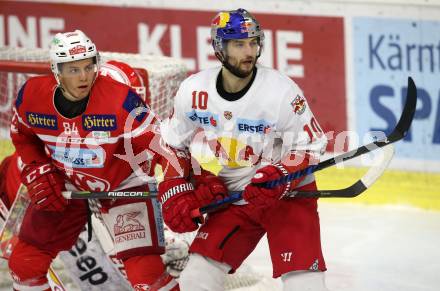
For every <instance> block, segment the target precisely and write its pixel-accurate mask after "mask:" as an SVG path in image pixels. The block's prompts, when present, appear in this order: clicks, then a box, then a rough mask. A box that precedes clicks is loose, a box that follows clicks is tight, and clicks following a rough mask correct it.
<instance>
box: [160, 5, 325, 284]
mask: <svg viewBox="0 0 440 291" xmlns="http://www.w3.org/2000/svg"><path fill="white" fill-rule="evenodd" d="M211 37H212V44H213V47H214V51H215V55H216V56H217V58H218V59H219V60H220V62H221V63H222V66H221V67H217V68H212V69H207V70H204V71H201V72H199V73H197V74H194V75H192V76H190V77H189V78H187V79H186V80H185V81H183V82H182V84H181V85H180V88H179V90H178V92H177V94H176V98H175V101H174V102H175V103H174V113H173V115H172V116H171V117H170V118H168V119H167V120H164V121H163V122H162V124H161V132H162V138H163V139H164V140H165V142H166V143H167V144H168V145H169V146H172V147H174V148H178V149H180V150H184V149H188V148H190V149H194V148H195V147H190V145H192V143H194V142H199V143H203V144H204V145H206V147H210V148H211V150H212V151H213V152H214V153H215V157H216V158H217V159H218V161H219V162H220V166H221V169H220V171H219V173H218V177H217V179H219V178H221V179H222V180H223V181H224V182H225V184H226V185H227V188H228V190H229V191H243V198H244V199H243V200H241V201H239V202H237V203H235V204H234V205H231V206H229V207H228V208H226V209H222V210H219V211H217V212H214V213H211V214H209V215H208V218H207V219H206V222H205V223H204V224H203V225H202V226H201V228H200V229H199V232H198V235H197V236H196V238H195V239H194V241H193V243H192V245H191V247H190V252H191V255H190V259H189V262H188V265H187V266H186V268H185V269H184V270H183V272H182V274H181V277H180V282H179V283H180V286H181V288H182V289H183V290H192V291H198V290H210V291H217V290H223V283H224V279H225V275H226V274H227V273H228V272H233V271H234V270H235V269H237V268H238V267H239V266H240V265H241V263H242V262H243V261H244V260H245V259H246V257H247V256H248V255H249V254H250V253H251V252H252V251H253V249H254V248H255V247H256V245H257V243H258V241H259V240H260V239H261V238H262V237H263V236H264V235H265V234H267V239H268V243H269V248H270V254H271V258H272V264H273V276H274V277H280V276H281V278H282V281H283V288H284V289H283V290H314V291H323V290H327V289H326V287H325V284H324V273H323V271H325V270H326V266H325V262H324V258H323V255H322V251H321V243H320V228H319V217H318V213H317V201H316V199H307V198H297V199H290V200H286V199H282V198H283V195H284V194H285V193H287V192H288V191H292V190H303V191H309V190H310V191H312V190H315V189H316V184H315V179H314V176H313V175H308V176H306V177H304V178H299V179H296V180H293V181H291V182H289V183H286V184H283V185H278V186H276V187H275V188H270V189H269V188H264V187H262V186H261V183H264V182H266V181H272V180H277V179H280V178H282V177H284V176H287V175H288V174H289V173H293V172H296V171H298V170H300V169H304V168H306V167H307V166H308V165H309V164H310V163H314V162H316V161H317V159H318V158H319V156H320V155H321V154H322V152H323V151H324V149H325V147H326V144H327V140H326V137H325V135H324V134H323V132H322V130H321V129H320V127H319V124H318V123H317V121H316V119H315V117H314V116H313V114H312V112H311V110H310V107H309V105H308V103H307V101H306V99H305V97H304V95H303V93H302V91H301V90H300V88H299V87H298V85H297V84H295V83H294V82H293V81H292V80H291V79H290V78H289V77H288V76H286V75H284V74H282V73H281V72H278V71H276V70H273V69H270V68H266V67H263V66H261V65H257V64H256V62H257V59H258V57H259V56H260V54H261V51H262V48H263V43H264V34H263V31H262V29H261V27H260V25H259V23H258V22H257V20H256V19H255V17H253V16H252V15H251V14H250V13H249V12H248V11H246V10H244V9H238V10H233V11H222V12H220V13H218V14H217V15H216V16H215V18H214V19H213V21H212V24H211ZM200 132H202V133H203V134H202V135H200V134H199V133H200ZM202 147H203V146H202ZM206 147H205V148H206ZM179 182H180V183H183V182H182V181H177V180H175V179H172V180H168V179H165V180H164V182H162V183H161V184H160V185H159V192H160V200H161V203H162V205H163V207H162V209H163V216H164V221H165V223H167V225H168V226H169V227H170V228H171V229H172V230H175V231H180V232H187V231H192V230H194V229H195V228H196V225H195V222H194V221H192V219H191V216H190V215H189V213H188V212H186V211H182V209H183V206H182V205H189V206H190V207H194V204H192V203H191V196H193V193H191V191H185V190H184V189H183V188H181V189H183V190H181V191H174V192H171V191H169V190H168V189H170V187H173V186H175V185H176V184H177V183H179ZM188 201H189V202H188Z"/></svg>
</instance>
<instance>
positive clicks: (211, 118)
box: [186, 110, 219, 127]
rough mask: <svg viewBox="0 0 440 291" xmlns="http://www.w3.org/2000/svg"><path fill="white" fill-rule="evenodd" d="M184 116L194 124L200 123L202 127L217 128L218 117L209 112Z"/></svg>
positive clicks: (198, 112) (187, 113)
mask: <svg viewBox="0 0 440 291" xmlns="http://www.w3.org/2000/svg"><path fill="white" fill-rule="evenodd" d="M186 116H187V117H188V118H189V119H190V120H191V121H194V122H196V123H200V124H201V125H202V126H204V127H217V125H218V122H219V121H218V120H219V119H218V115H217V114H213V113H211V112H202V111H195V110H193V111H191V112H186Z"/></svg>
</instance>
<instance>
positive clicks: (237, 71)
mask: <svg viewBox="0 0 440 291" xmlns="http://www.w3.org/2000/svg"><path fill="white" fill-rule="evenodd" d="M229 59H230V57H229V56H227V57H226V60H225V61H224V62H223V66H225V68H226V69H228V71H229V72H231V73H232V74H233V75H234V76H236V77H238V78H242V79H244V78H246V77H248V76H249V75H250V74H252V72H253V71H254V68H255V64H256V63H257V58H253V59H252V67H251V69H250V70H248V71H245V70H242V69H240V64H241V62H239V63H238V64H237V65H235V66H234V65H232V64H231V63H230V62H229Z"/></svg>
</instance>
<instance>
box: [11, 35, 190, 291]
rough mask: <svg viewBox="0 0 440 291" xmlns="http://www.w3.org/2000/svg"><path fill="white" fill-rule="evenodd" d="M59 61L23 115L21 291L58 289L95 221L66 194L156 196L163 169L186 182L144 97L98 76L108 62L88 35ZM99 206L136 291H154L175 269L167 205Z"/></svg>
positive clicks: (62, 48) (30, 88) (17, 114)
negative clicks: (60, 263)
mask: <svg viewBox="0 0 440 291" xmlns="http://www.w3.org/2000/svg"><path fill="white" fill-rule="evenodd" d="M50 59H51V66H52V71H53V75H51V76H39V77H34V78H30V79H29V80H28V81H27V82H26V83H25V84H24V85H23V87H22V88H21V90H20V91H19V93H18V96H17V99H16V101H15V106H14V108H13V111H14V112H13V113H14V114H13V119H12V122H11V137H12V141H13V143H14V146H15V148H16V151H17V153H18V155H19V156H20V157H21V159H22V161H23V163H24V168H23V170H22V172H21V180H22V182H23V184H25V185H26V187H27V189H28V193H29V196H30V199H31V206H30V207H29V208H28V210H27V212H26V215H25V217H24V219H23V224H22V226H21V229H20V234H19V242H18V244H17V245H16V247H15V248H14V250H13V252H12V254H11V257H10V259H9V268H10V272H11V275H12V277H13V279H14V288H15V289H16V290H49V289H48V285H47V280H46V272H47V270H48V268H49V265H50V263H51V262H52V260H53V259H54V258H55V256H56V255H57V254H58V252H59V251H61V250H67V249H69V248H70V247H71V246H72V245H73V244H74V243H75V241H76V239H77V237H78V234H79V233H80V232H81V230H82V228H83V227H84V225H85V223H86V222H87V220H88V216H89V211H90V210H89V208H88V205H87V201H84V200H71V201H67V200H65V199H64V198H63V196H62V195H61V192H62V191H63V190H85V191H109V190H129V191H131V190H133V191H146V190H147V191H148V185H149V184H148V183H149V182H154V179H153V177H152V176H153V171H154V165H156V164H157V163H160V164H161V165H162V167H163V169H164V173H165V176H177V175H181V169H180V166H179V162H178V160H177V159H176V156H175V155H174V154H173V152H172V151H169V150H167V149H164V148H163V147H162V146H161V144H160V142H159V141H160V130H159V128H158V120H157V117H156V115H155V114H154V113H153V112H152V111H151V110H150V109H149V108H148V106H146V104H145V103H144V102H143V101H142V98H141V97H140V96H139V95H138V94H137V93H136V92H134V91H133V90H132V89H131V88H130V87H129V86H127V85H124V84H121V83H119V82H117V81H114V80H112V79H110V78H106V77H104V76H97V72H98V70H99V54H98V52H97V50H96V47H95V45H94V44H93V42H92V41H91V40H90V39H89V38H88V37H87V36H86V35H85V34H84V33H83V32H81V31H79V30H76V31H74V32H67V33H59V34H57V35H56V36H55V38H54V40H53V41H52V43H51V47H50ZM159 153H160V154H159ZM99 207H100V211H101V212H102V217H103V220H104V221H105V222H106V224H107V227H108V229H110V230H112V236H113V240H114V241H115V248H116V252H117V256H118V258H119V259H121V260H122V261H123V262H124V266H125V269H126V272H127V276H128V280H129V281H130V283H131V284H132V286H133V288H135V289H136V290H145V289H147V288H148V287H149V286H150V285H151V284H153V283H154V282H156V281H157V280H158V279H159V278H160V277H162V274H163V273H164V269H165V268H164V265H163V263H162V260H161V258H160V254H162V253H163V252H164V238H163V226H162V216H161V210H160V205H159V203H158V202H157V201H156V200H154V199H149V200H147V201H145V200H117V201H111V200H107V201H103V202H102V205H99ZM162 279H163V278H162ZM176 284H177V283H176V282H175V281H174V280H173V279H171V278H169V277H168V279H167V280H165V283H164V284H163V285H164V286H165V285H166V287H164V288H168V289H167V290H171V288H173V285H174V286H175V285H176ZM174 288H178V287H177V286H175V287H174ZM172 290H174V289H172Z"/></svg>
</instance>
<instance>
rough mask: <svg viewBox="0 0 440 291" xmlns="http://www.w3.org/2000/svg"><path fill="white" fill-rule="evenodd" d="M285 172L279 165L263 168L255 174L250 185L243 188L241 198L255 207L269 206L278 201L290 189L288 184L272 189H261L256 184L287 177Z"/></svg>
mask: <svg viewBox="0 0 440 291" xmlns="http://www.w3.org/2000/svg"><path fill="white" fill-rule="evenodd" d="M287 175H288V172H287V170H286V169H285V168H284V167H283V166H282V165H281V164H275V165H269V166H266V167H263V168H261V169H259V170H257V172H256V173H255V175H254V177H253V178H252V180H251V184H249V185H247V186H246V187H245V188H244V192H243V198H244V199H245V200H246V201H248V202H249V203H251V204H254V205H255V206H270V205H272V204H273V203H274V202H276V201H277V200H279V199H280V198H281V197H282V196H283V194H285V193H286V192H287V191H288V189H289V188H290V182H289V183H287V184H282V185H278V186H276V187H274V188H270V189H269V188H263V187H261V185H260V186H259V185H258V184H261V183H265V182H268V181H272V180H277V179H280V178H281V177H284V176H287Z"/></svg>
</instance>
